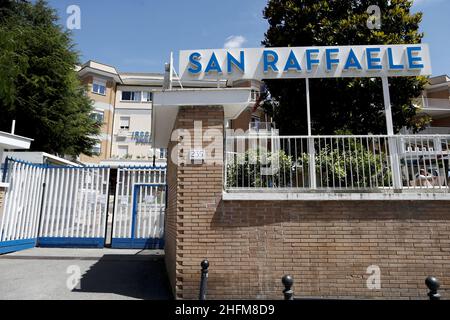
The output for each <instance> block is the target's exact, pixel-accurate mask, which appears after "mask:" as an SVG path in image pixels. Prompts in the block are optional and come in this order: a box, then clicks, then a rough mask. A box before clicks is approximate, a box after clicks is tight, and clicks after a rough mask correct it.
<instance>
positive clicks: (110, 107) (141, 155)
mask: <svg viewBox="0 0 450 320" xmlns="http://www.w3.org/2000/svg"><path fill="white" fill-rule="evenodd" d="M78 75H79V77H80V79H81V81H82V82H83V84H85V85H86V86H87V88H88V90H87V94H88V96H89V97H90V98H91V99H92V100H93V102H94V111H93V113H92V117H94V118H95V119H96V120H98V121H99V122H101V123H102V127H101V134H100V136H99V137H97V138H98V139H99V143H98V144H97V145H95V147H94V149H93V150H92V151H93V153H94V154H95V155H94V156H87V155H80V158H79V161H81V162H83V163H96V164H104V165H110V166H113V167H114V166H118V165H164V164H166V157H167V151H166V149H160V148H153V146H152V140H151V136H152V134H151V133H152V118H151V117H152V101H153V92H154V91H156V90H161V89H162V88H163V84H164V74H160V73H127V72H119V71H117V69H116V68H115V67H113V66H109V65H106V64H102V63H99V62H95V61H88V62H86V63H85V64H83V65H82V66H80V67H79V68H78ZM173 85H174V87H175V88H176V87H179V86H181V85H182V86H183V87H185V88H193V87H200V88H216V87H231V86H235V87H251V88H252V89H253V91H254V93H255V96H254V99H255V100H258V93H259V91H260V88H261V82H258V81H240V82H236V83H227V82H226V81H219V82H217V81H210V80H205V81H192V82H183V83H180V82H179V81H178V80H177V79H175V81H174V83H173ZM267 121H268V120H267V119H266V117H265V115H264V112H263V111H262V109H261V108H260V107H258V106H256V107H255V106H253V107H252V108H249V109H248V110H246V112H243V113H242V115H241V116H240V117H239V118H238V119H236V120H234V121H233V124H232V125H231V126H230V127H231V128H233V129H237V128H241V129H243V130H244V131H246V130H248V129H249V128H253V130H258V129H259V127H260V126H266V125H265V123H266V122H267ZM260 123H261V125H260Z"/></svg>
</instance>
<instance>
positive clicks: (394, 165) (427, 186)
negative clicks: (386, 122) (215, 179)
mask: <svg viewBox="0 0 450 320" xmlns="http://www.w3.org/2000/svg"><path fill="white" fill-rule="evenodd" d="M225 154H226V157H225V185H224V188H225V190H226V191H243V190H247V191H248V190H258V189H259V190H266V191H271V190H273V191H280V190H290V191H293V190H294V189H295V190H298V191H299V192H307V191H316V192H317V191H323V192H327V191H340V192H355V191H357V192H382V191H393V190H401V189H404V190H411V189H412V190H416V189H420V190H427V191H429V190H432V191H440V192H448V190H449V189H448V182H449V181H448V178H449V170H450V169H449V156H450V135H398V136H386V135H369V136H311V137H308V136H273V135H270V136H252V135H246V136H227V137H226V145H225ZM295 190H294V191H295Z"/></svg>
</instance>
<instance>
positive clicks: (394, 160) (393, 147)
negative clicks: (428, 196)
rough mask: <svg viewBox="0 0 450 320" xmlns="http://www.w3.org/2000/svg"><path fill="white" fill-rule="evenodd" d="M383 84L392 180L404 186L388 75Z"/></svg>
mask: <svg viewBox="0 0 450 320" xmlns="http://www.w3.org/2000/svg"><path fill="white" fill-rule="evenodd" d="M381 82H382V84H383V98H384V111H385V116H386V128H387V134H388V136H389V137H388V143H389V154H390V159H391V167H392V168H391V169H392V181H393V187H394V189H401V188H402V178H401V172H400V161H399V157H398V151H399V150H398V146H397V139H396V137H394V125H393V121H392V109H391V95H390V93H389V81H388V78H387V77H381Z"/></svg>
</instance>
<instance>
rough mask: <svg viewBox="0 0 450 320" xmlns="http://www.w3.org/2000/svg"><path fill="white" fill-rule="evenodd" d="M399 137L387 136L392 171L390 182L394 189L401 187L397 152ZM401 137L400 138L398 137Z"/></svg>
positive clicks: (398, 150) (398, 149)
mask: <svg viewBox="0 0 450 320" xmlns="http://www.w3.org/2000/svg"><path fill="white" fill-rule="evenodd" d="M398 138H399V137H395V136H390V137H389V138H388V143H389V158H390V162H391V171H392V183H393V187H394V189H397V190H398V189H402V188H403V184H402V175H401V170H400V160H399V156H398V154H399V152H400V143H401V142H400V143H398V142H399V141H397V140H398ZM400 139H401V138H400Z"/></svg>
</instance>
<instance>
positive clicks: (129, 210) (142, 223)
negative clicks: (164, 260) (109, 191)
mask: <svg viewBox="0 0 450 320" xmlns="http://www.w3.org/2000/svg"><path fill="white" fill-rule="evenodd" d="M165 178H166V169H165V168H160V167H151V168H121V169H119V170H118V173H117V187H116V203H115V212H114V219H113V221H114V224H113V233H112V234H113V235H112V241H111V247H113V248H154V249H162V248H164V214H165V210H166V184H165Z"/></svg>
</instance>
